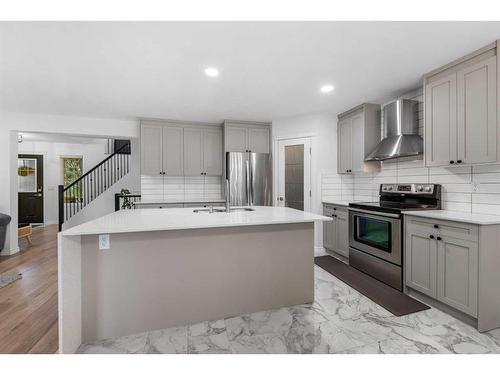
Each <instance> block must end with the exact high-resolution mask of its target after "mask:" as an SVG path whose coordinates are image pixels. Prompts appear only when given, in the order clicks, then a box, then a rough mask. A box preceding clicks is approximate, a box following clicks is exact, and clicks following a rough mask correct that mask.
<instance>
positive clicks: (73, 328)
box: [58, 207, 331, 353]
mask: <svg viewBox="0 0 500 375" xmlns="http://www.w3.org/2000/svg"><path fill="white" fill-rule="evenodd" d="M252 209H253V211H247V210H245V209H233V211H232V212H230V213H225V212H214V213H209V212H208V211H201V212H194V210H193V209H192V208H173V209H167V210H164V209H163V210H161V209H151V210H123V211H118V212H115V213H112V214H110V215H107V216H103V217H101V218H99V219H96V220H93V221H90V222H87V223H84V224H81V225H79V226H76V227H73V228H70V229H68V230H66V231H63V232H61V233H59V236H58V262H59V264H58V266H59V267H58V272H59V279H58V282H59V351H60V352H61V353H73V352H75V351H76V350H77V349H78V347H79V346H80V344H81V343H82V342H88V341H93V340H98V339H104V338H110V337H116V336H124V335H129V334H133V333H138V332H143V331H148V330H155V329H162V328H168V327H174V326H179V325H184V324H189V323H193V322H198V321H205V320H213V319H221V318H225V317H229V316H234V315H240V314H245V313H252V312H257V311H264V310H268V309H273V308H277V307H282V306H290V305H297V304H302V303H310V302H312V301H313V300H314V268H313V267H314V222H315V221H328V220H331V218H327V217H324V216H320V215H315V214H311V213H307V212H302V211H298V210H294V209H290V208H286V207H252ZM103 234H104V235H108V234H109V248H108V249H103V250H100V247H107V246H106V241H104V243H102V242H103V241H100V238H99V237H100V235H103ZM105 239H106V238H104V240H105ZM100 245H104V246H100Z"/></svg>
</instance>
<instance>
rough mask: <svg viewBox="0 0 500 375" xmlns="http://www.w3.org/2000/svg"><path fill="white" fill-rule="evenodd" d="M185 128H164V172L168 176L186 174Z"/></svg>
mask: <svg viewBox="0 0 500 375" xmlns="http://www.w3.org/2000/svg"><path fill="white" fill-rule="evenodd" d="M183 146H184V142H183V128H182V127H174V126H164V127H163V172H165V175H167V176H182V175H183V174H184V165H183V161H184V155H183Z"/></svg>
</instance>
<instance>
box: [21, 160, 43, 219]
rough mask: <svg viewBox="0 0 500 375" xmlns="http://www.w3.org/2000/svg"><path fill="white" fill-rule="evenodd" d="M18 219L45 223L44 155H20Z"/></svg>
mask: <svg viewBox="0 0 500 375" xmlns="http://www.w3.org/2000/svg"><path fill="white" fill-rule="evenodd" d="M17 181H18V211H19V212H18V221H19V223H29V224H31V223H43V156H42V155H28V154H20V155H18V161H17Z"/></svg>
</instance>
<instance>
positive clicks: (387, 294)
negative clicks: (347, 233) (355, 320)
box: [314, 255, 430, 316]
mask: <svg viewBox="0 0 500 375" xmlns="http://www.w3.org/2000/svg"><path fill="white" fill-rule="evenodd" d="M314 263H315V264H316V265H317V266H319V267H321V268H323V269H324V270H325V271H327V272H328V273H331V274H332V275H333V276H335V277H336V278H338V279H340V280H342V281H343V282H344V283H346V284H347V285H349V286H350V287H352V288H354V289H356V290H357V291H358V292H360V293H361V294H363V295H364V296H366V297H368V298H369V299H371V300H372V301H373V302H375V303H376V304H378V305H380V306H382V307H383V308H384V309H386V310H387V311H390V312H391V313H392V314H394V315H395V316H403V315H408V314H413V313H416V312H418V311H423V310H427V309H430V307H429V306H427V305H425V304H423V303H422V302H420V301H417V300H416V299H414V298H411V297H410V296H407V295H406V294H404V293H401V292H400V291H398V290H396V289H394V288H391V287H390V286H388V285H386V284H384V283H382V282H380V281H378V280H377V279H374V278H373V277H371V276H368V275H367V274H365V273H363V272H361V271H358V270H357V269H355V268H353V267H350V266H348V265H347V264H345V263H342V262H341V261H340V260H337V259H335V258H334V257H331V256H329V255H324V256H320V257H316V258H314Z"/></svg>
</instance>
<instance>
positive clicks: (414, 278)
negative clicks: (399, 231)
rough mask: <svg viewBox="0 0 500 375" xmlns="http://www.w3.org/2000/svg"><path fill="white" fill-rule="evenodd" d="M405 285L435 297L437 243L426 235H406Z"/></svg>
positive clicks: (418, 233) (415, 233) (413, 233)
mask: <svg viewBox="0 0 500 375" xmlns="http://www.w3.org/2000/svg"><path fill="white" fill-rule="evenodd" d="M405 258H406V267H405V270H406V285H407V286H409V287H411V288H413V289H415V290H417V291H419V292H421V293H424V294H426V295H428V296H431V297H434V298H436V297H437V242H436V241H435V240H433V239H431V238H429V234H428V233H422V232H419V231H408V232H407V234H406V251H405Z"/></svg>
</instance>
